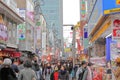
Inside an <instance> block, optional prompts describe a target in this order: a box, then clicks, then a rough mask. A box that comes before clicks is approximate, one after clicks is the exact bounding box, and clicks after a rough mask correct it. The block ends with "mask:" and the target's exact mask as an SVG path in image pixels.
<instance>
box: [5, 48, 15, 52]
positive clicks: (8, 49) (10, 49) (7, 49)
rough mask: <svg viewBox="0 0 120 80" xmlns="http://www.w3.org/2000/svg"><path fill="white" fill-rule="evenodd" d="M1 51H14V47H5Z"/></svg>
mask: <svg viewBox="0 0 120 80" xmlns="http://www.w3.org/2000/svg"><path fill="white" fill-rule="evenodd" d="M3 51H9V52H14V51H16V49H13V48H5V49H4V50H3Z"/></svg>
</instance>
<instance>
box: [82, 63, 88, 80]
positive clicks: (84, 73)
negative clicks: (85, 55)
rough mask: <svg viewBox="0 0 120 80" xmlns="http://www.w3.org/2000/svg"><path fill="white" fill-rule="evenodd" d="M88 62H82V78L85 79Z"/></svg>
mask: <svg viewBox="0 0 120 80" xmlns="http://www.w3.org/2000/svg"><path fill="white" fill-rule="evenodd" d="M87 66H88V63H87V62H86V61H83V62H82V69H83V70H82V75H83V76H82V80H87V75H88V68H87Z"/></svg>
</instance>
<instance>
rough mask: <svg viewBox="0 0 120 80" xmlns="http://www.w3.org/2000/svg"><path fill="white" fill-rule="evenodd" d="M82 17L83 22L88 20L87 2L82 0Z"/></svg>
mask: <svg viewBox="0 0 120 80" xmlns="http://www.w3.org/2000/svg"><path fill="white" fill-rule="evenodd" d="M80 17H81V20H86V18H87V1H86V0H80Z"/></svg>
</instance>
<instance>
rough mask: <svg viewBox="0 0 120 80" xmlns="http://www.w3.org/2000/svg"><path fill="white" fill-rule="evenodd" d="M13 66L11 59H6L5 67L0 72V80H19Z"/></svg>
mask: <svg viewBox="0 0 120 80" xmlns="http://www.w3.org/2000/svg"><path fill="white" fill-rule="evenodd" d="M11 64H12V61H11V59H9V58H6V59H4V62H3V65H2V67H1V70H0V80H17V77H16V74H15V72H14V71H13V69H12V68H11Z"/></svg>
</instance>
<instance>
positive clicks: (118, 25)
mask: <svg viewBox="0 0 120 80" xmlns="http://www.w3.org/2000/svg"><path fill="white" fill-rule="evenodd" d="M112 38H113V40H120V18H114V19H113V20H112Z"/></svg>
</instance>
